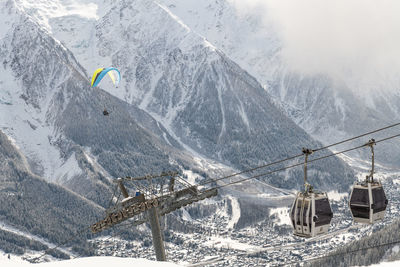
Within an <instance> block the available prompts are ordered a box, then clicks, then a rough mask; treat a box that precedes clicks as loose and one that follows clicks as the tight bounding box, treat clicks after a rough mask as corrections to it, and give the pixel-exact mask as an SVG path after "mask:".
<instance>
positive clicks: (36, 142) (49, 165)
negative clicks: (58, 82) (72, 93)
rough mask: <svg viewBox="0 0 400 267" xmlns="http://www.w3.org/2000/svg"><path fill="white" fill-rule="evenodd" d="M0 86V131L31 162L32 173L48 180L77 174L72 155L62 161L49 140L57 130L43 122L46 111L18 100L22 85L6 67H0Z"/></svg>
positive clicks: (78, 172) (79, 171)
mask: <svg viewBox="0 0 400 267" xmlns="http://www.w3.org/2000/svg"><path fill="white" fill-rule="evenodd" d="M0 88H2V90H0V130H2V131H3V132H4V133H5V134H6V135H8V136H9V138H10V139H11V140H14V142H13V143H14V144H15V145H16V147H17V148H18V149H20V150H21V151H22V153H23V154H24V155H25V156H26V157H27V158H28V159H29V160H31V162H34V164H33V165H35V168H36V169H35V170H34V171H35V173H37V174H40V175H41V176H43V177H44V178H46V179H48V180H50V181H61V180H62V179H68V178H71V177H73V176H74V175H77V174H80V173H81V169H80V168H79V166H78V163H77V161H76V159H75V155H72V156H71V157H70V158H68V159H66V161H64V159H62V158H61V156H60V152H59V150H58V149H57V148H56V147H55V146H54V145H53V144H52V143H51V142H52V141H51V140H52V139H57V133H56V132H55V130H54V128H53V127H52V126H49V125H48V124H47V123H46V118H45V116H46V114H44V113H41V112H40V111H38V110H36V109H35V108H33V107H32V106H30V105H27V104H26V103H25V101H24V100H23V99H21V97H20V95H21V94H23V92H22V89H21V88H22V86H21V84H20V83H19V82H18V81H16V80H15V78H14V77H13V75H12V73H11V70H10V69H3V68H2V69H1V77H0ZM49 99H50V97H48V99H45V100H44V101H45V102H47V103H46V104H44V105H43V106H44V107H48V105H49V104H48V103H49V102H50V100H49ZM27 167H28V166H27ZM28 168H29V167H28Z"/></svg>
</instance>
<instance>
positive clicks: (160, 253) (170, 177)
mask: <svg viewBox="0 0 400 267" xmlns="http://www.w3.org/2000/svg"><path fill="white" fill-rule="evenodd" d="M124 182H132V183H133V186H132V187H133V188H134V189H135V191H136V192H135V195H134V196H130V195H129V193H128V190H127V189H126V187H125V185H124ZM115 183H117V184H118V188H119V190H120V191H121V194H122V195H123V197H124V199H122V200H121V201H118V202H117V203H116V204H115V205H114V206H113V207H111V208H110V209H108V210H107V211H106V216H105V218H104V219H102V220H100V221H99V222H97V223H95V224H93V225H92V226H91V230H92V233H98V232H101V231H103V230H105V229H108V228H110V227H112V226H114V225H116V224H119V223H121V222H123V221H126V220H128V219H132V218H133V219H136V220H135V221H134V222H133V223H132V224H133V225H134V226H137V225H140V224H143V223H146V222H149V223H150V227H151V233H152V237H153V246H154V250H155V252H156V258H157V260H158V261H166V256H165V247H164V241H163V238H162V236H163V235H162V234H161V227H160V222H159V216H164V215H166V214H168V213H170V212H173V211H175V210H177V209H179V208H182V207H184V206H187V205H190V204H192V203H194V202H198V201H201V200H203V199H206V198H210V197H213V196H216V195H217V194H218V191H217V189H215V188H212V189H207V190H204V189H201V190H200V189H199V188H198V187H197V186H195V185H192V184H190V183H189V182H187V181H186V180H185V179H183V178H181V177H180V176H179V174H178V173H177V172H167V173H161V174H160V175H153V176H150V175H147V176H142V177H134V178H133V177H129V176H127V177H125V178H118V179H116V180H115ZM166 185H167V186H166ZM145 212H147V217H145V218H144V219H139V218H138V217H139V215H140V214H144V213H145Z"/></svg>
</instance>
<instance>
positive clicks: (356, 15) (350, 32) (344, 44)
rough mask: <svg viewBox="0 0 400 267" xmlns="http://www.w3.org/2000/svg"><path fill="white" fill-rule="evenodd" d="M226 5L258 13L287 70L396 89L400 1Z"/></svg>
mask: <svg viewBox="0 0 400 267" xmlns="http://www.w3.org/2000/svg"><path fill="white" fill-rule="evenodd" d="M229 1H230V2H232V3H233V4H235V5H236V7H237V8H238V10H239V11H240V12H246V13H253V12H256V13H254V14H260V11H262V12H263V14H264V16H265V18H264V22H265V23H268V24H270V23H272V24H273V25H274V27H275V28H276V31H277V33H278V34H279V36H280V39H281V40H282V43H283V48H282V57H283V59H284V61H285V62H286V63H287V65H288V66H289V67H290V68H292V69H293V70H296V71H299V72H302V73H305V74H315V73H327V74H330V75H331V76H333V77H338V78H340V79H343V80H345V81H348V82H349V83H353V84H354V86H356V85H357V86H366V87H370V88H376V87H379V88H381V87H383V84H384V85H385V86H386V85H387V83H388V82H389V83H390V84H391V85H393V84H396V85H399V84H400V78H399V77H400V1H397V0H324V1H321V0H302V1H295V0H292V1H289V0H229ZM382 79H385V81H382V82H383V83H380V82H379V80H382Z"/></svg>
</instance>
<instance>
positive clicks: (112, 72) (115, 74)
mask: <svg viewBox="0 0 400 267" xmlns="http://www.w3.org/2000/svg"><path fill="white" fill-rule="evenodd" d="M98 70H100V72H98V73H96V72H97V71H98ZM107 73H108V74H109V76H110V78H111V80H112V81H113V83H114V85H115V86H118V84H119V81H120V80H121V74H120V72H119V70H118V69H116V68H113V67H109V68H106V69H102V70H101V69H97V70H96V71H95V74H93V76H94V79H93V78H92V87H96V86H97V85H98V84H99V83H100V81H101V80H102V79H103V78H104V76H105V75H106V74H107Z"/></svg>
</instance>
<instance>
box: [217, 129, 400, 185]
mask: <svg viewBox="0 0 400 267" xmlns="http://www.w3.org/2000/svg"><path fill="white" fill-rule="evenodd" d="M399 136H400V134H397V135H393V136H389V137H386V138H384V139H381V140H378V141H376V143H380V142H384V141H387V140H389V139H393V138H395V137H399ZM365 146H366V145H365V144H363V145H360V146H356V147H353V148H349V149H346V150H343V151H339V152H335V153H332V154H330V155H326V156H323V157H319V158H316V159H312V160H309V161H308V162H309V163H311V162H314V161H317V160H321V159H326V158H329V157H333V156H336V155H339V154H343V153H346V152H350V151H353V150H356V149H360V148H362V147H365ZM303 164H304V163H303V162H301V163H296V164H293V165H290V166H286V167H283V168H280V169H276V170H273V171H270V172H267V173H262V174H258V175H255V176H251V177H249V178H245V179H241V180H238V181H234V182H231V183H227V184H224V185H220V186H216V187H213V188H215V189H219V188H222V187H226V186H230V185H234V184H238V183H242V182H246V181H249V180H252V179H256V178H260V177H263V176H267V175H271V174H273V173H277V172H281V171H284V170H287V169H290V168H294V167H297V166H300V165H303Z"/></svg>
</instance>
